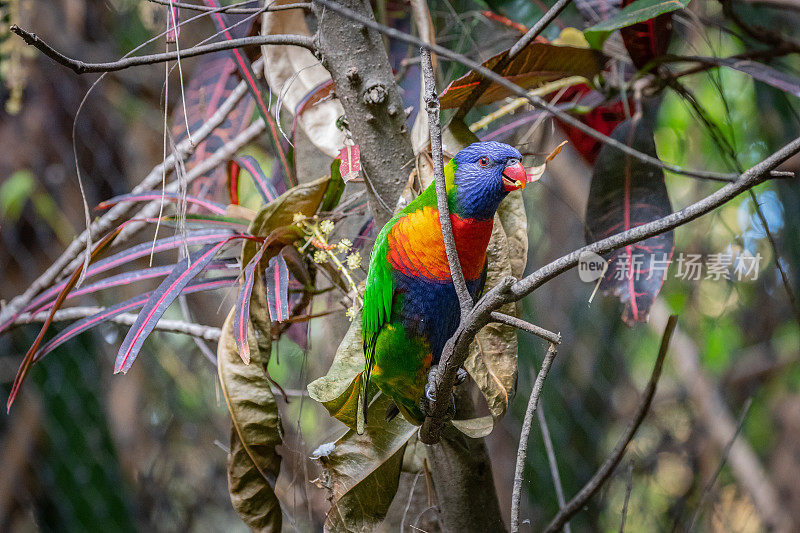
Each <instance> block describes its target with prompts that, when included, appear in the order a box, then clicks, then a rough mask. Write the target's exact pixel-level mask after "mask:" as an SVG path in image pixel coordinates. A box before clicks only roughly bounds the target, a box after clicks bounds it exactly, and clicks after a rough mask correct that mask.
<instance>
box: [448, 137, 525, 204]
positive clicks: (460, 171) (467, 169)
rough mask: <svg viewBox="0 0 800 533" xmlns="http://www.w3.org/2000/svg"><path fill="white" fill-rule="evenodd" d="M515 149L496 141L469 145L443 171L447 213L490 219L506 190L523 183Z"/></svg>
mask: <svg viewBox="0 0 800 533" xmlns="http://www.w3.org/2000/svg"><path fill="white" fill-rule="evenodd" d="M521 159H522V155H521V154H520V153H519V150H517V149H516V148H514V147H513V146H509V145H507V144H504V143H499V142H494V141H491V142H477V143H473V144H470V145H469V146H467V147H466V148H464V149H463V150H461V151H460V152H458V154H456V156H455V157H454V158H453V159H452V160H450V163H448V165H447V168H445V178H446V181H447V190H448V200H449V204H450V210H451V212H453V213H456V214H458V215H460V216H462V217H464V218H477V219H488V218H493V217H494V213H495V211H497V207H498V206H499V205H500V202H501V201H502V200H503V198H505V197H506V195H507V194H508V193H509V192H510V191H515V190H517V189H523V188H524V187H525V184H526V183H527V176H526V174H525V168H524V167H523V166H522V163H521V162H520V160H521Z"/></svg>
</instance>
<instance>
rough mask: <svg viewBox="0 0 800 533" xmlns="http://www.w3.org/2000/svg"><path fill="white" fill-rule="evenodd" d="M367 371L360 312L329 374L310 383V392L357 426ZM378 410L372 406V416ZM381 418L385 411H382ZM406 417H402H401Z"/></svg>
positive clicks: (338, 416)
mask: <svg viewBox="0 0 800 533" xmlns="http://www.w3.org/2000/svg"><path fill="white" fill-rule="evenodd" d="M363 371H364V349H363V347H362V346H361V313H356V316H355V318H354V319H353V323H352V324H351V325H350V329H349V330H347V334H346V335H345V336H344V339H342V342H341V343H340V344H339V348H338V349H337V350H336V355H335V356H334V357H333V363H331V367H330V368H329V369H328V373H327V374H325V375H324V376H322V377H321V378H319V379H316V380H314V381H312V382H311V383H309V384H308V394H309V396H311V398H313V399H314V400H316V401H318V402H319V403H321V404H322V405H323V406H324V407H325V409H327V410H328V412H329V413H330V415H331V416H332V417H334V418H336V419H337V420H339V421H340V422H342V423H343V424H345V425H346V426H347V427H349V428H350V429H356V423H357V416H358V412H359V409H358V392H359V391H360V390H361V376H362V372H363ZM375 412H376V411H375V410H374V408H372V407H370V409H369V413H368V416H370V418H372V415H373V414H374V413H375ZM378 415H380V416H381V417H382V416H383V413H382V412H380V413H378ZM400 418H402V417H400Z"/></svg>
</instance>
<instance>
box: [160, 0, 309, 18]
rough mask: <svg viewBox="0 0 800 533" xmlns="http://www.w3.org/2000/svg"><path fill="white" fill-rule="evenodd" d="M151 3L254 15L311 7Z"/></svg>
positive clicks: (298, 4) (294, 5) (163, 0)
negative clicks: (263, 12)
mask: <svg viewBox="0 0 800 533" xmlns="http://www.w3.org/2000/svg"><path fill="white" fill-rule="evenodd" d="M147 1H148V2H152V3H153V4H161V5H162V6H173V7H178V8H181V9H188V10H190V11H214V12H216V13H230V14H232V15H237V14H238V15H255V14H256V13H261V12H262V11H286V10H289V9H305V10H310V9H311V2H298V3H296V4H279V5H273V4H270V5H268V6H264V7H235V6H232V5H231V6H220V7H218V8H217V7H211V6H201V5H199V4H187V3H185V2H174V1H171V0H147Z"/></svg>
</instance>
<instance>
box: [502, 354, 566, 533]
mask: <svg viewBox="0 0 800 533" xmlns="http://www.w3.org/2000/svg"><path fill="white" fill-rule="evenodd" d="M557 353H558V352H557V351H556V345H555V344H552V343H551V344H550V347H549V348H548V349H547V353H546V354H545V356H544V360H542V368H540V369H539V373H538V374H537V375H536V381H535V382H534V384H533V390H531V396H530V398H529V399H528V408H527V409H526V410H525V419H524V420H523V421H522V430H521V431H520V435H519V448H518V449H517V464H516V467H515V468H514V487H513V489H512V491H511V533H518V532H519V502H520V498H521V496H522V471H523V470H524V468H525V457H526V455H527V453H528V437H530V434H531V426H532V425H533V414H534V412H536V405H537V404H538V403H539V396H540V395H541V394H542V387H543V386H544V379H545V378H546V377H547V373H548V372H549V371H550V367H551V366H552V364H553V359H555V357H556V354H557Z"/></svg>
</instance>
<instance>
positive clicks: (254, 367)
mask: <svg viewBox="0 0 800 533" xmlns="http://www.w3.org/2000/svg"><path fill="white" fill-rule="evenodd" d="M248 341H249V342H250V364H249V365H246V364H244V363H243V362H242V359H241V357H240V356H239V354H238V352H237V351H236V341H235V340H234V338H233V310H231V312H230V313H229V314H228V317H227V318H226V319H225V324H224V326H223V328H222V336H221V337H220V340H219V345H218V347H217V369H218V372H219V380H220V385H221V386H222V392H223V394H224V396H225V402H226V403H227V405H228V410H229V411H230V413H231V421H232V422H233V428H232V430H231V449H230V453H229V454H228V489H229V492H230V498H231V504H233V508H234V509H235V510H236V512H237V513H238V514H239V516H240V517H241V519H242V520H243V521H244V522H245V523H246V524H247V525H248V526H250V527H251V528H252V529H253V530H255V531H270V532H280V530H281V522H282V514H281V506H280V502H279V501H278V498H277V497H276V496H275V480H276V478H277V476H278V473H279V472H280V466H281V457H280V455H278V452H277V450H276V448H277V446H278V445H280V444H281V443H282V440H283V428H282V426H281V419H280V415H279V413H278V405H277V403H276V402H275V397H274V396H273V395H272V391H271V389H270V384H269V381H268V379H267V375H266V373H265V371H264V368H265V367H266V364H267V362H268V361H267V357H268V354H269V352H268V351H263V350H264V349H267V350H268V349H269V338H267V339H262V342H257V341H256V333H255V331H253V330H251V331H250V334H249V335H248ZM265 354H267V356H266V357H265Z"/></svg>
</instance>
